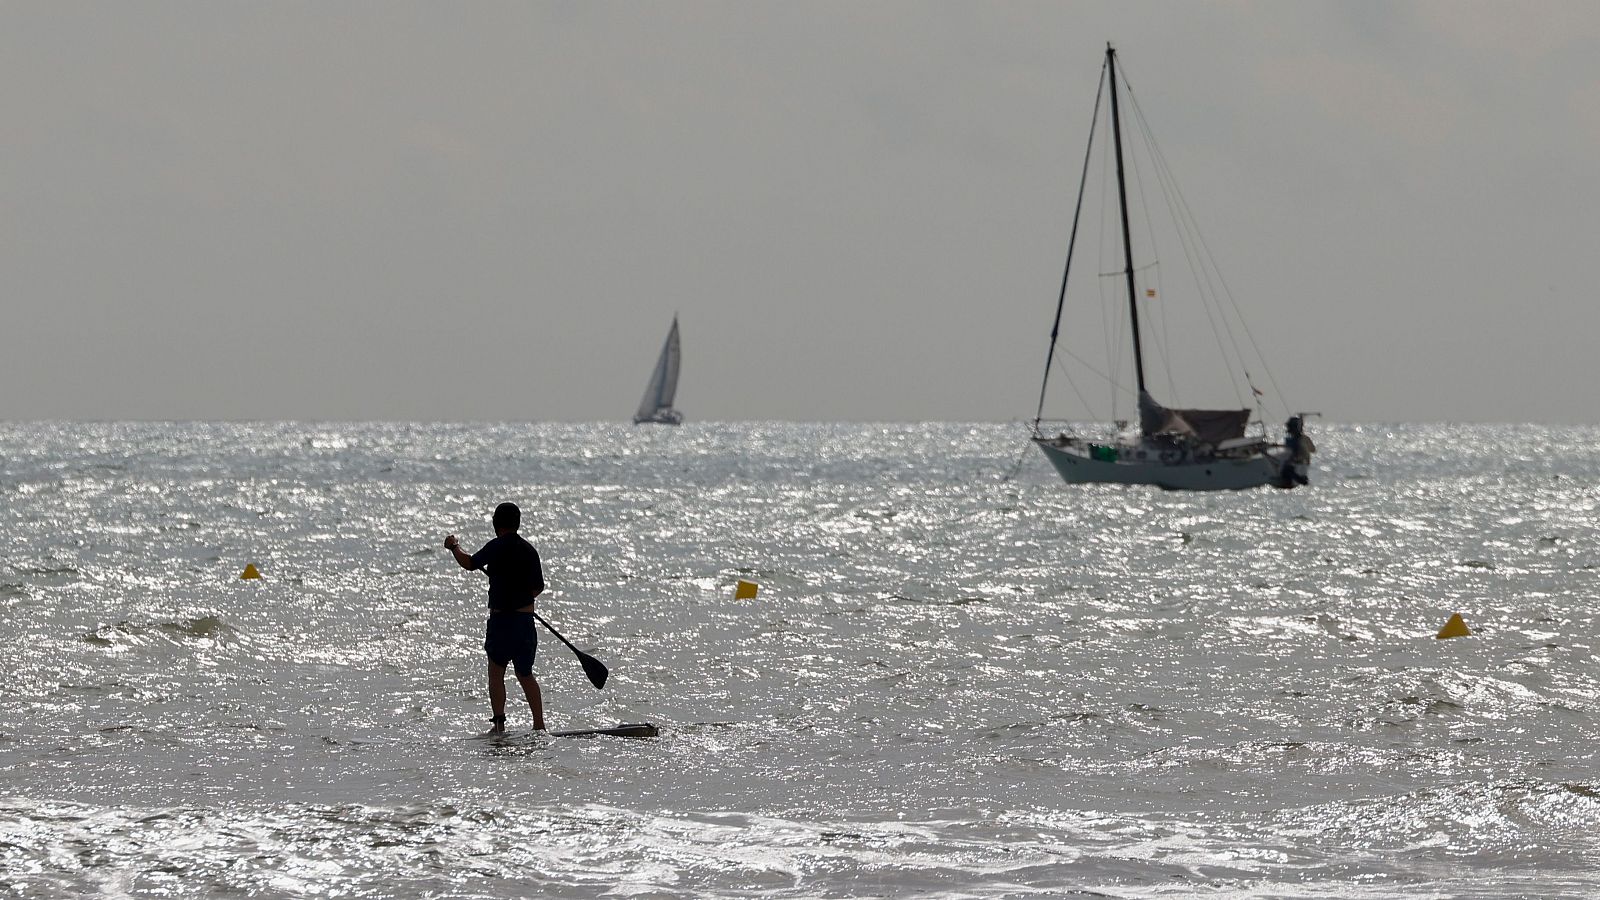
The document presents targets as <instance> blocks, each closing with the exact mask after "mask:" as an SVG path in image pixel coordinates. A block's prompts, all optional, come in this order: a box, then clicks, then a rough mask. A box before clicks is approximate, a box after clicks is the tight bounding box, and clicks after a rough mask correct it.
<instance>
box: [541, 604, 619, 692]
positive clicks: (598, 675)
mask: <svg viewBox="0 0 1600 900" xmlns="http://www.w3.org/2000/svg"><path fill="white" fill-rule="evenodd" d="M533 617H534V618H535V619H538V620H539V624H540V625H543V626H544V627H545V628H546V629H547V630H549V632H550V633H551V634H553V635H555V636H556V640H558V641H560V642H561V643H563V644H566V645H567V649H568V650H571V651H572V652H573V653H576V654H577V655H578V662H580V663H583V674H585V675H587V676H589V680H590V681H591V682H593V683H594V689H595V690H597V691H598V690H600V689H601V688H603V687H605V686H606V677H607V676H608V675H610V674H611V673H609V672H607V671H606V664H605V663H603V662H601V661H600V660H598V659H595V658H594V657H592V656H590V655H589V654H587V653H585V652H583V651H582V650H579V649H578V648H577V647H574V646H572V642H571V641H569V640H567V639H566V638H564V637H562V636H561V632H559V631H557V630H556V629H555V626H554V625H551V624H550V623H549V622H546V621H545V620H544V616H541V615H539V614H538V613H534V614H533Z"/></svg>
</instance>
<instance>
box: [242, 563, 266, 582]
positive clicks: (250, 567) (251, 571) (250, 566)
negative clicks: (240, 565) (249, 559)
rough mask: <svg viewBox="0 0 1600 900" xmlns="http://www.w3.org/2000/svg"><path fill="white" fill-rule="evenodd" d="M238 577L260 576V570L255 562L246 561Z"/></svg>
mask: <svg viewBox="0 0 1600 900" xmlns="http://www.w3.org/2000/svg"><path fill="white" fill-rule="evenodd" d="M239 577H240V578H260V577H261V571H260V570H259V569H257V568H256V564H255V563H246V564H245V567H244V571H243V572H240V573H239Z"/></svg>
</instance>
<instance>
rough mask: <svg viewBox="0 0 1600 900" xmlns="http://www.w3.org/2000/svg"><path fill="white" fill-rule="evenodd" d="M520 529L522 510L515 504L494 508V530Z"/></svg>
mask: <svg viewBox="0 0 1600 900" xmlns="http://www.w3.org/2000/svg"><path fill="white" fill-rule="evenodd" d="M521 527H522V510H520V509H517V505H516V504H515V503H502V504H500V505H499V506H496V507H495V508H494V530H495V531H497V532H498V531H516V530H517V529H518V528H521Z"/></svg>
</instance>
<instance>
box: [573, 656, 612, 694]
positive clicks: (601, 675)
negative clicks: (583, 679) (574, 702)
mask: <svg viewBox="0 0 1600 900" xmlns="http://www.w3.org/2000/svg"><path fill="white" fill-rule="evenodd" d="M578 662H581V663H583V674H585V675H587V676H589V680H590V681H591V682H593V683H594V689H595V690H597V691H598V690H600V689H602V688H604V687H605V686H606V678H607V677H609V676H610V674H611V673H610V672H607V671H606V664H605V663H603V662H601V661H600V660H598V659H595V658H594V657H592V656H590V655H589V654H587V653H579V654H578Z"/></svg>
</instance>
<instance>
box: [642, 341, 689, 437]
mask: <svg viewBox="0 0 1600 900" xmlns="http://www.w3.org/2000/svg"><path fill="white" fill-rule="evenodd" d="M681 355H682V351H681V350H680V349H679V347H678V317H677V316H673V317H672V329H671V330H670V331H668V332H667V341H666V343H664V344H662V345H661V356H660V358H658V359H657V360H656V367H655V371H653V372H651V373H650V383H649V384H648V385H646V386H645V389H644V397H643V398H642V399H640V401H639V411H638V412H636V413H634V414H633V423H634V424H635V425H638V424H640V423H641V422H658V423H662V424H668V425H677V424H678V423H679V422H682V421H683V414H682V413H680V412H678V411H677V410H675V409H673V408H672V401H673V400H674V399H675V398H676V397H677V394H678V360H679V357H680V356H681Z"/></svg>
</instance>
